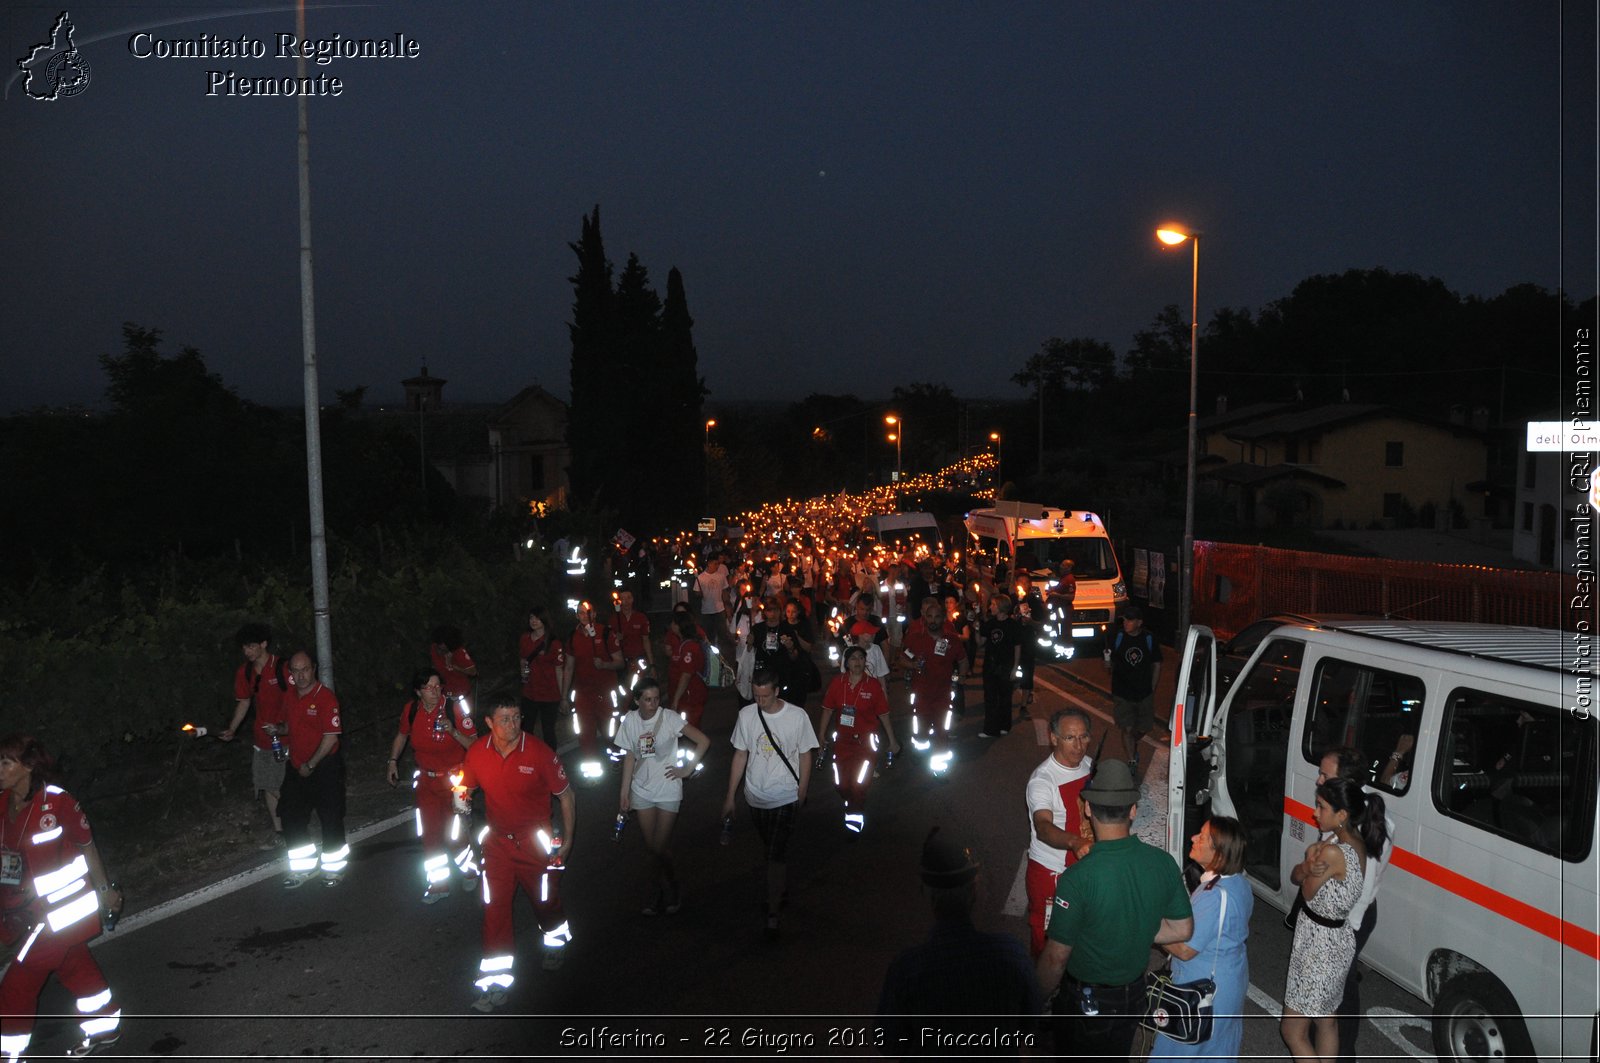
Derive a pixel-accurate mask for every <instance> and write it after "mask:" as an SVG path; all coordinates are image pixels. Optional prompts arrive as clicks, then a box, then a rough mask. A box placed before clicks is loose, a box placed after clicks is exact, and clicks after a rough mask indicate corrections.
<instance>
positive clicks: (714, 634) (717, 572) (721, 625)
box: [694, 552, 728, 653]
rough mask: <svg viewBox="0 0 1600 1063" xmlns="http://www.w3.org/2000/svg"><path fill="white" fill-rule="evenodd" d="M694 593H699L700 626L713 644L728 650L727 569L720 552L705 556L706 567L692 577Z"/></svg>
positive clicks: (724, 650) (724, 651) (723, 650)
mask: <svg viewBox="0 0 1600 1063" xmlns="http://www.w3.org/2000/svg"><path fill="white" fill-rule="evenodd" d="M694 587H695V591H696V593H698V594H699V595H700V626H701V627H703V628H705V629H706V636H707V637H708V638H709V639H710V640H711V644H712V645H713V646H718V647H720V648H721V652H722V653H727V652H728V570H727V569H726V568H724V567H723V564H722V554H720V553H716V552H713V553H712V554H711V555H710V556H709V557H707V558H706V567H705V568H703V569H701V570H700V574H699V575H698V576H696V577H695V578H694Z"/></svg>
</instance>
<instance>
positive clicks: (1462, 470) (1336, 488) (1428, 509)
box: [1196, 402, 1488, 528]
mask: <svg viewBox="0 0 1600 1063" xmlns="http://www.w3.org/2000/svg"><path fill="white" fill-rule="evenodd" d="M1197 433H1198V435H1199V437H1200V445H1199V453H1200V457H1199V458H1198V460H1197V462H1196V469H1197V476H1198V477H1199V478H1200V480H1201V482H1202V483H1205V484H1209V485H1211V486H1212V488H1213V489H1215V490H1217V491H1218V492H1219V493H1220V494H1221V495H1222V497H1223V498H1225V499H1227V500H1228V501H1229V502H1230V503H1232V505H1233V506H1234V509H1235V514H1236V516H1237V519H1238V520H1239V522H1240V523H1241V524H1243V525H1245V526H1247V527H1271V526H1279V527H1283V526H1295V527H1305V528H1331V527H1344V528H1367V527H1373V526H1378V527H1390V528H1392V527H1405V526H1411V525H1416V524H1423V525H1428V526H1438V527H1448V526H1449V524H1450V523H1451V522H1461V521H1465V520H1467V519H1470V518H1473V517H1480V516H1483V513H1482V512H1481V510H1482V505H1483V500H1482V494H1481V484H1482V482H1483V481H1484V479H1485V475H1486V468H1487V464H1488V443H1487V440H1486V437H1485V435H1484V432H1483V431H1482V429H1481V428H1478V427H1475V426H1473V425H1470V424H1468V423H1467V422H1466V419H1465V418H1464V417H1462V418H1459V419H1456V418H1440V419H1434V418H1429V417H1425V416H1421V415H1418V414H1414V413H1408V412H1405V411H1402V410H1399V409H1396V408H1394V407H1391V406H1386V405H1383V404H1378V403H1352V402H1340V403H1329V404H1325V405H1317V406H1306V405H1302V404H1296V403H1262V404H1258V405H1256V406H1251V407H1243V408H1241V409H1239V410H1237V411H1226V410H1219V411H1218V413H1216V414H1214V415H1212V416H1209V417H1206V418H1201V419H1200V420H1199V421H1198V422H1197ZM1469 484H1472V485H1474V488H1472V489H1469V487H1468V485H1469Z"/></svg>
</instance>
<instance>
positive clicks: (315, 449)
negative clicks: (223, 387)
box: [295, 0, 337, 689]
mask: <svg viewBox="0 0 1600 1063" xmlns="http://www.w3.org/2000/svg"><path fill="white" fill-rule="evenodd" d="M295 32H296V33H298V34H299V35H300V39H301V40H302V41H303V40H305V39H306V6H305V3H304V2H303V0H302V2H301V3H300V4H299V5H297V7H296V9H295ZM295 75H296V76H297V77H299V78H302V79H303V78H305V76H306V57H305V52H304V51H302V52H301V53H300V57H299V58H298V59H297V60H295ZM298 99H299V105H300V345H301V347H302V348H303V349H304V351H305V381H304V384H305V407H306V494H307V497H308V500H309V502H310V506H309V508H310V511H311V619H312V627H313V628H314V630H315V633H316V640H317V666H318V677H319V678H320V679H321V680H322V682H323V683H324V684H326V685H327V686H328V688H329V689H337V688H335V687H334V682H333V625H332V622H331V620H330V609H329V605H328V533H327V527H326V524H325V522H324V518H323V511H322V402H321V398H320V394H319V389H318V386H317V317H316V311H315V299H314V296H313V288H312V283H311V139H310V135H309V134H308V133H307V131H306V129H307V125H306V97H305V94H304V93H302V94H301V95H300V96H299V97H298Z"/></svg>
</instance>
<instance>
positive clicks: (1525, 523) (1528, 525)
mask: <svg viewBox="0 0 1600 1063" xmlns="http://www.w3.org/2000/svg"><path fill="white" fill-rule="evenodd" d="M1522 530H1523V531H1525V532H1531V531H1533V503H1532V502H1524V503H1522Z"/></svg>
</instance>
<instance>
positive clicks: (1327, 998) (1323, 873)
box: [1279, 778, 1388, 1061]
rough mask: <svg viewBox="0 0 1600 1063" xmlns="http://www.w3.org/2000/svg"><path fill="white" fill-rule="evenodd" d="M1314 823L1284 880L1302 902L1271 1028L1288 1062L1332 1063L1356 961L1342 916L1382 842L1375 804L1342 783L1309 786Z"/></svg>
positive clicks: (1380, 813) (1336, 780)
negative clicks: (1301, 856) (1311, 838)
mask: <svg viewBox="0 0 1600 1063" xmlns="http://www.w3.org/2000/svg"><path fill="white" fill-rule="evenodd" d="M1316 821H1317V829H1318V830H1319V831H1321V832H1322V835H1323V837H1321V838H1319V839H1318V840H1317V841H1315V842H1313V843H1312V844H1311V845H1310V846H1309V847H1308V848H1307V849H1306V858H1305V860H1303V861H1302V862H1301V863H1300V864H1299V866H1297V867H1296V868H1295V869H1294V870H1293V871H1292V872H1291V873H1290V876H1289V878H1290V881H1292V882H1294V883H1296V884H1297V885H1299V887H1300V894H1301V896H1302V897H1304V898H1305V902H1306V903H1305V908H1304V909H1303V910H1302V911H1301V912H1300V918H1299V921H1298V922H1296V924H1295V928H1294V949H1293V951H1292V952H1291V953H1290V956H1289V977H1288V982H1287V984H1286V985H1285V987H1284V991H1283V1021H1282V1023H1281V1024H1280V1026H1279V1029H1280V1032H1281V1033H1282V1034H1283V1043H1284V1044H1285V1045H1287V1046H1288V1047H1289V1052H1290V1053H1291V1054H1292V1055H1293V1056H1294V1058H1295V1059H1308V1060H1327V1061H1332V1060H1333V1059H1334V1058H1335V1057H1337V1056H1338V1054H1339V1029H1338V1024H1337V1019H1338V1016H1337V1015H1336V1012H1337V1011H1338V1010H1339V1001H1340V999H1341V998H1342V997H1343V995H1344V980H1345V974H1346V973H1347V972H1348V971H1349V969H1350V964H1351V963H1352V962H1354V960H1355V956H1356V936H1355V931H1354V930H1353V929H1352V928H1351V927H1350V926H1349V924H1348V923H1347V921H1346V917H1347V916H1348V915H1349V914H1350V909H1351V907H1352V906H1353V905H1354V904H1355V903H1356V900H1357V899H1358V898H1359V897H1360V896H1361V883H1362V876H1363V873H1364V871H1365V869H1366V863H1367V854H1368V853H1380V852H1382V851H1383V846H1384V844H1385V842H1386V841H1387V840H1388V837H1387V831H1386V830H1385V828H1384V822H1383V799H1382V798H1381V797H1378V796H1377V795H1375V794H1364V793H1363V792H1362V790H1361V786H1360V785H1359V784H1357V783H1354V782H1351V781H1350V780H1348V779H1342V778H1332V779H1329V780H1327V781H1326V782H1324V783H1323V784H1322V785H1321V786H1318V787H1317V808H1316Z"/></svg>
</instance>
